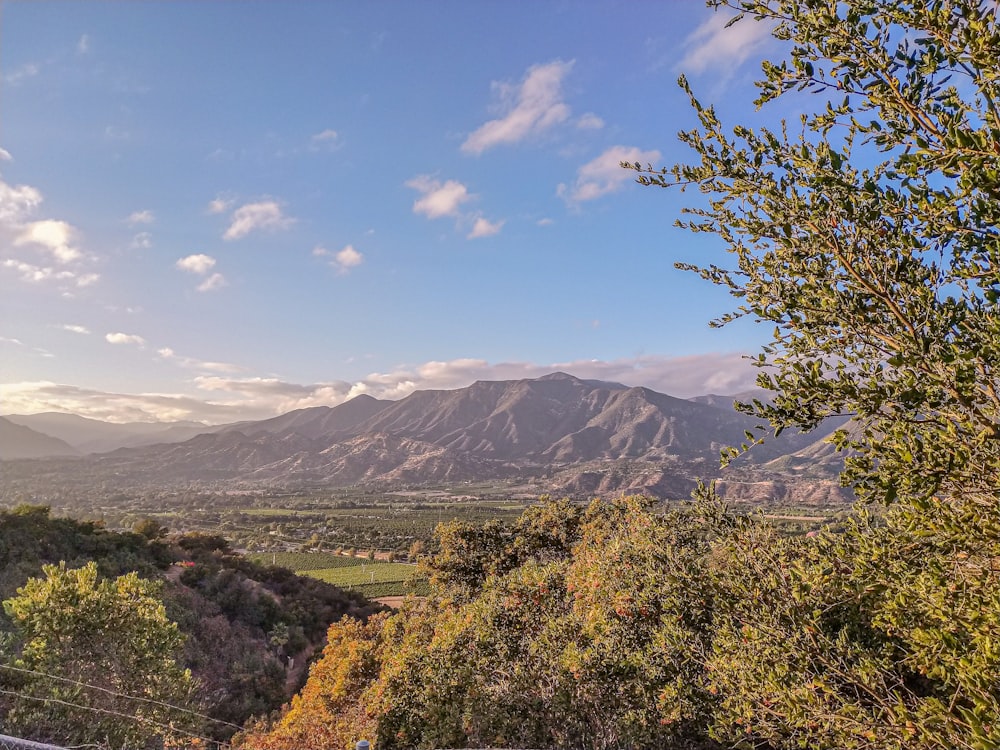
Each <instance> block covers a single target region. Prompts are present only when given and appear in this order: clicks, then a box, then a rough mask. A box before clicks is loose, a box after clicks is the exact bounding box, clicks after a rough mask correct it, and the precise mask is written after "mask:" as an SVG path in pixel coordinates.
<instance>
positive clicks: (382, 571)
mask: <svg viewBox="0 0 1000 750" xmlns="http://www.w3.org/2000/svg"><path fill="white" fill-rule="evenodd" d="M250 559H251V560H253V561H254V562H256V563H260V564H262V565H280V566H281V567H283V568H288V569H290V570H293V571H295V572H296V573H300V574H301V575H306V576H311V577H312V578H318V579H319V580H321V581H325V582H327V583H332V584H333V585H334V586H339V587H340V588H343V589H348V590H351V591H358V592H360V593H361V594H363V595H365V596H367V597H368V598H369V599H374V598H375V597H380V596H405V595H406V594H416V595H418V596H424V595H426V594H427V593H428V589H427V580H426V579H425V578H423V577H421V576H418V575H417V566H416V565H408V564H406V563H390V562H383V561H380V560H375V561H372V560H367V559H365V558H362V557H346V556H344V555H336V554H333V553H331V552H275V553H261V554H255V555H250Z"/></svg>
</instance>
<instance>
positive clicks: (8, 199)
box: [0, 182, 42, 225]
mask: <svg viewBox="0 0 1000 750" xmlns="http://www.w3.org/2000/svg"><path fill="white" fill-rule="evenodd" d="M41 204H42V194H41V193H40V192H38V190H36V189H35V188H33V187H31V186H29V185H8V184H7V183H6V182H0V223H2V224H14V225H17V224H20V223H21V222H23V221H25V220H26V219H27V217H28V216H30V215H31V214H32V213H33V212H34V211H35V209H37V208H38V207H39V206H40V205H41Z"/></svg>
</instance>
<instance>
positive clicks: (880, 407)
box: [628, 0, 1000, 508]
mask: <svg viewBox="0 0 1000 750" xmlns="http://www.w3.org/2000/svg"><path fill="white" fill-rule="evenodd" d="M710 4H711V5H715V6H718V7H722V8H729V9H731V10H735V11H737V12H738V13H739V15H737V16H736V20H735V22H736V23H741V24H746V23H755V22H756V23H766V24H771V25H773V35H774V37H775V38H776V39H778V40H780V41H781V42H782V43H783V45H782V46H783V49H784V51H785V52H786V54H785V57H784V58H783V59H780V60H778V61H770V62H765V63H764V65H763V77H762V78H761V80H760V81H759V82H758V84H757V85H758V88H759V97H758V99H757V104H758V106H762V107H763V106H766V105H768V104H769V103H771V102H773V101H774V100H776V99H779V98H783V97H796V99H795V104H796V105H799V106H801V107H803V108H804V109H805V110H806V111H807V112H809V114H806V115H803V116H802V118H801V120H800V121H799V122H797V123H784V122H783V123H782V125H781V127H780V128H777V129H766V128H760V129H756V130H754V129H751V128H749V127H746V126H745V125H735V126H734V127H732V128H727V127H725V126H724V124H723V123H722V122H721V121H720V119H719V118H718V117H717V115H716V113H715V111H714V109H713V108H712V107H708V106H704V105H702V104H701V103H700V102H699V101H698V100H697V99H696V98H695V97H694V95H693V93H692V92H691V89H690V87H689V85H688V83H687V82H686V81H685V80H684V79H681V86H682V87H684V88H685V89H686V90H687V91H688V92H689V93H690V94H692V95H691V102H692V105H693V107H694V110H695V112H696V113H697V116H698V119H699V121H700V127H699V128H697V129H693V130H690V131H687V132H683V133H681V134H680V137H681V140H682V141H683V142H684V143H686V144H687V145H689V146H690V147H691V148H692V149H693V150H694V152H695V154H696V156H697V160H696V161H694V162H692V163H686V164H679V165H677V166H674V167H672V168H662V169H658V168H655V167H652V166H649V165H646V166H643V165H641V164H632V165H628V166H631V167H632V168H633V169H636V170H638V171H639V173H640V174H639V181H640V182H643V183H645V184H649V185H660V186H664V187H671V186H681V187H682V188H683V187H687V186H694V187H697V188H698V189H699V190H701V191H702V192H703V193H705V194H706V195H707V196H708V198H709V203H708V205H707V206H705V207H702V208H690V209H688V210H687V213H688V214H689V218H688V219H686V220H684V221H683V222H681V224H682V226H685V227H687V228H689V229H691V230H693V231H695V232H710V233H714V234H716V235H718V236H719V237H720V238H721V239H722V240H723V241H724V242H725V243H726V246H727V248H728V250H729V252H730V253H732V255H733V263H732V264H729V265H727V266H725V267H722V266H716V265H710V266H707V267H696V266H684V267H686V268H689V269H692V270H696V271H698V272H699V273H701V275H702V276H704V277H705V278H706V279H709V280H710V281H712V282H714V283H716V284H721V285H723V286H725V287H728V288H729V290H730V291H731V292H732V294H733V295H734V296H735V297H737V298H738V299H739V300H740V304H739V307H738V308H737V309H736V310H734V311H733V312H732V314H730V315H727V316H725V317H723V318H722V319H720V320H719V321H717V324H725V323H726V322H728V321H731V320H733V319H735V318H739V317H744V316H748V317H751V318H755V319H757V320H760V321H764V322H765V323H771V324H773V325H774V336H773V340H772V341H771V343H770V344H769V345H768V346H766V347H765V348H764V349H763V351H762V352H761V353H760V354H759V357H758V359H757V364H758V365H759V366H760V368H761V372H760V375H759V381H758V382H759V384H760V385H761V386H763V387H764V388H767V389H768V390H770V391H771V392H772V393H773V403H771V404H763V403H756V404H754V405H752V406H751V407H750V410H751V411H753V412H755V413H757V414H759V415H761V416H763V417H766V418H767V419H769V420H770V422H771V423H772V425H773V426H774V427H776V428H778V429H779V430H780V429H784V428H787V427H800V428H805V429H809V428H812V427H814V426H815V425H817V424H818V423H819V422H820V421H822V420H823V419H825V418H827V417H829V416H831V415H840V414H846V415H850V416H852V417H853V419H852V422H851V423H850V426H849V427H848V428H845V429H844V430H841V431H839V432H838V433H837V436H836V438H835V439H836V443H837V445H838V447H839V448H840V449H842V450H844V451H846V452H847V453H848V456H849V457H848V459H847V470H846V473H845V477H844V479H845V482H847V483H849V484H851V485H853V486H854V488H855V490H856V492H857V493H858V495H859V497H861V498H864V499H867V500H873V501H885V502H892V501H895V500H897V499H900V498H901V499H903V500H906V501H915V502H922V501H924V500H926V499H927V498H929V497H931V496H933V495H935V494H940V495H944V496H947V497H949V498H952V499H954V500H956V501H961V502H971V503H974V504H985V505H987V506H989V507H991V508H992V507H995V505H996V492H997V489H996V488H997V487H998V486H1000V481H998V480H1000V384H998V369H997V368H998V367H1000V316H998V302H1000V29H998V26H997V7H996V4H995V3H991V2H981V1H980V0H919V1H918V2H912V3H900V2H896V0H849V1H847V2H829V1H828V0H728V1H723V0H713V2H710Z"/></svg>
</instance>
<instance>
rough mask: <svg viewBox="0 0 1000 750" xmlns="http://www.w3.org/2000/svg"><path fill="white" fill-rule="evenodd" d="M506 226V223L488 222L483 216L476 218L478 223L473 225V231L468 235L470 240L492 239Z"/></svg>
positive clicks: (501, 221)
mask: <svg viewBox="0 0 1000 750" xmlns="http://www.w3.org/2000/svg"><path fill="white" fill-rule="evenodd" d="M503 225H504V221H503V220H500V221H494V222H491V221H488V220H487V219H484V218H483V217H482V216H479V217H477V218H476V222H475V223H474V224H473V225H472V231H471V232H469V234H468V237H467V238H468V239H470V240H474V239H476V238H478V237H490V236H492V235H494V234H497V233H498V232H499V231H500V230H501V229H502V228H503Z"/></svg>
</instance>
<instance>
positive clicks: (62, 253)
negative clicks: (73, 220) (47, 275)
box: [14, 219, 82, 263]
mask: <svg viewBox="0 0 1000 750" xmlns="http://www.w3.org/2000/svg"><path fill="white" fill-rule="evenodd" d="M74 234H75V230H74V229H73V227H72V226H70V225H69V224H67V223H66V222H65V221H56V220H54V219H45V220H43V221H33V222H31V223H30V224H26V225H24V227H23V229H22V230H21V232H20V234H19V235H18V236H17V237H16V238H15V239H14V245H15V246H21V245H40V246H41V247H43V248H45V249H46V250H48V251H49V252H51V253H52V255H53V256H54V257H55V259H56V261H57V262H59V263H70V262H72V261H74V260H79V259H80V258H81V257H82V254H81V253H80V251H79V250H77V249H76V248H75V247H73V246H72V245H71V244H70V243H71V241H72V239H73V235H74Z"/></svg>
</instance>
